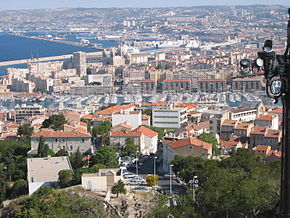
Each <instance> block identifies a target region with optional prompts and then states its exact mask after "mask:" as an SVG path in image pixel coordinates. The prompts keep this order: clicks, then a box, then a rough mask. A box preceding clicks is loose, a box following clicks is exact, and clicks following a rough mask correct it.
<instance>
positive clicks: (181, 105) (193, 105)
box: [175, 104, 197, 110]
mask: <svg viewBox="0 0 290 218" xmlns="http://www.w3.org/2000/svg"><path fill="white" fill-rule="evenodd" d="M175 107H186V108H187V110H190V109H193V108H196V107H197V105H196V104H176V105H175Z"/></svg>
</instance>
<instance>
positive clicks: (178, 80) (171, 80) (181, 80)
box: [163, 79, 191, 82]
mask: <svg viewBox="0 0 290 218" xmlns="http://www.w3.org/2000/svg"><path fill="white" fill-rule="evenodd" d="M163 82H191V80H190V79H170V80H169V79H168V80H164V81H163Z"/></svg>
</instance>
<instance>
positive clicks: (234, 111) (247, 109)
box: [230, 107, 256, 113]
mask: <svg viewBox="0 0 290 218" xmlns="http://www.w3.org/2000/svg"><path fill="white" fill-rule="evenodd" d="M252 110H256V109H255V108H249V107H248V108H232V109H230V112H232V113H240V112H245V111H252Z"/></svg>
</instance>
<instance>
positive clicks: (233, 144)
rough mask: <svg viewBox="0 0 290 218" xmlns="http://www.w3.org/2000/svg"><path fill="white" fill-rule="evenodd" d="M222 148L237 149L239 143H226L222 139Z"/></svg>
mask: <svg viewBox="0 0 290 218" xmlns="http://www.w3.org/2000/svg"><path fill="white" fill-rule="evenodd" d="M220 144H221V145H220V146H221V147H228V148H232V147H236V146H237V145H238V144H239V141H234V140H229V141H225V140H222V139H220Z"/></svg>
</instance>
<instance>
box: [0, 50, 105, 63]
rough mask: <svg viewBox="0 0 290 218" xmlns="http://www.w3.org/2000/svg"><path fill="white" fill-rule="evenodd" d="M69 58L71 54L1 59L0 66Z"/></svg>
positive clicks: (90, 53) (93, 53) (92, 53)
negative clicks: (11, 59) (9, 59)
mask: <svg viewBox="0 0 290 218" xmlns="http://www.w3.org/2000/svg"><path fill="white" fill-rule="evenodd" d="M86 54H87V55H99V54H100V52H99V51H97V52H89V53H86ZM70 58H72V54H68V55H59V56H52V57H42V58H30V59H22V60H15V61H3V62H0V66H10V65H16V64H27V63H35V62H44V61H55V60H63V59H70Z"/></svg>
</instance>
